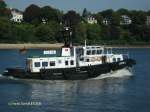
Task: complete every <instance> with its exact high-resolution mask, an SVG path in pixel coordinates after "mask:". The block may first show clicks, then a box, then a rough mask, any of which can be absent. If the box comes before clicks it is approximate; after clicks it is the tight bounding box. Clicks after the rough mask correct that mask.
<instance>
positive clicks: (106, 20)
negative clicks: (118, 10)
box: [102, 18, 111, 25]
mask: <svg viewBox="0 0 150 112" xmlns="http://www.w3.org/2000/svg"><path fill="white" fill-rule="evenodd" d="M102 23H103V24H104V25H109V24H110V23H111V21H110V19H108V18H104V19H103V21H102Z"/></svg>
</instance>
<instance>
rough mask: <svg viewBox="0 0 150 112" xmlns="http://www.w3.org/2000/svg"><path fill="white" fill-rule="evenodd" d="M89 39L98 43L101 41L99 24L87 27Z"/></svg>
mask: <svg viewBox="0 0 150 112" xmlns="http://www.w3.org/2000/svg"><path fill="white" fill-rule="evenodd" d="M87 39H88V40H90V41H92V42H98V41H100V40H101V28H100V26H99V25H98V24H88V25H87Z"/></svg>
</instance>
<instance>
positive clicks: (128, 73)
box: [93, 68, 133, 79]
mask: <svg viewBox="0 0 150 112" xmlns="http://www.w3.org/2000/svg"><path fill="white" fill-rule="evenodd" d="M125 76H133V74H132V72H131V71H130V70H128V69H126V68H124V69H121V70H117V71H112V72H110V73H107V74H102V75H100V76H98V77H96V78H93V79H105V78H111V77H114V78H117V77H118V78H120V77H125Z"/></svg>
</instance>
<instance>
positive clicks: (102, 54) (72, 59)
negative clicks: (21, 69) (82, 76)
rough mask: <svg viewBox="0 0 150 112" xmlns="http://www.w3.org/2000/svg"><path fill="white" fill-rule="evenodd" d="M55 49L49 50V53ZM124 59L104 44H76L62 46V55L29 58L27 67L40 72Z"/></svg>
mask: <svg viewBox="0 0 150 112" xmlns="http://www.w3.org/2000/svg"><path fill="white" fill-rule="evenodd" d="M51 52H54V50H52V51H49V53H51ZM121 60H123V55H122V54H113V53H112V52H108V50H106V49H104V47H103V46H86V45H85V46H79V47H77V46H74V47H72V48H69V47H68V48H67V47H62V49H61V53H60V56H54V57H44V56H43V57H32V58H28V59H27V68H28V69H29V70H30V71H31V72H35V73H36V72H40V70H41V69H57V68H74V67H83V66H91V65H99V64H103V63H112V62H117V61H121Z"/></svg>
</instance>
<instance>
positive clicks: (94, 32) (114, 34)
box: [0, 0, 150, 44]
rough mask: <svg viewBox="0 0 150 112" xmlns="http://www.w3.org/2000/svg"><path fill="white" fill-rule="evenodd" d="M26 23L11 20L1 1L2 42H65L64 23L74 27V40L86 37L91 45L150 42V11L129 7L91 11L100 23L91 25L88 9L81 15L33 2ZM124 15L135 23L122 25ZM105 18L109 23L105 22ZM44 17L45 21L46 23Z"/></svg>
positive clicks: (80, 40) (27, 10)
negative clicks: (88, 18) (149, 18)
mask: <svg viewBox="0 0 150 112" xmlns="http://www.w3.org/2000/svg"><path fill="white" fill-rule="evenodd" d="M23 14H24V22H23V23H21V24H19V23H14V22H11V21H10V16H11V14H10V10H9V9H7V5H6V4H5V2H4V1H3V0H0V42H1V43H2V42H4V43H20V42H22V43H24V42H32V43H34V42H46V43H47V42H48V43H52V42H63V40H64V39H63V34H62V29H63V27H64V26H70V27H71V28H72V37H73V41H74V42H75V43H83V42H84V40H87V42H89V43H91V44H96V43H98V44H99V43H101V44H105V43H107V44H119V43H120V44H126V43H135V42H136V43H139V42H150V25H146V22H145V20H146V16H150V11H147V12H146V11H135V10H132V11H129V10H127V9H119V10H117V11H113V10H112V9H108V10H104V11H101V12H98V13H97V14H91V15H93V16H94V17H96V19H97V21H98V24H89V23H88V22H87V19H86V17H88V15H89V12H88V11H87V10H86V8H85V9H84V10H83V14H82V16H80V15H79V14H78V13H76V12H75V11H72V10H71V11H68V12H67V13H65V14H63V12H61V11H60V10H58V9H55V8H52V7H50V6H44V7H39V6H37V5H34V4H32V5H30V6H28V7H27V8H26V9H25V11H24V13H23ZM121 15H127V16H129V17H130V18H131V19H132V24H129V25H128V24H127V25H121V24H120V20H121ZM104 18H106V19H109V21H110V23H109V24H108V25H105V24H104V23H103V20H104ZM43 20H44V22H43Z"/></svg>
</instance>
